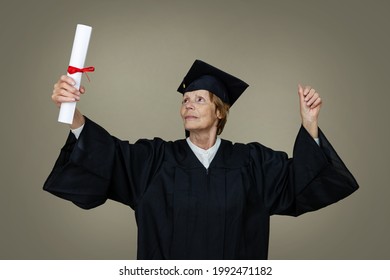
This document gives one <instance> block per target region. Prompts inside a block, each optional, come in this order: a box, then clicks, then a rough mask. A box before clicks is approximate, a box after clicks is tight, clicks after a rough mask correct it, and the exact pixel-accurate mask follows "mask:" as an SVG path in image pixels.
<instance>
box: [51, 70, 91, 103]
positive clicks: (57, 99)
mask: <svg viewBox="0 0 390 280" xmlns="http://www.w3.org/2000/svg"><path fill="white" fill-rule="evenodd" d="M75 84H76V83H75V81H74V80H73V79H72V78H71V77H68V76H66V75H62V76H61V77H60V79H59V80H58V81H57V83H55V84H54V89H53V94H52V96H51V99H52V100H53V102H54V104H56V106H57V107H58V108H59V107H60V106H61V103H63V102H75V101H79V100H80V95H81V94H83V93H85V88H84V87H83V86H80V90H78V89H77V88H75V87H74V85H75Z"/></svg>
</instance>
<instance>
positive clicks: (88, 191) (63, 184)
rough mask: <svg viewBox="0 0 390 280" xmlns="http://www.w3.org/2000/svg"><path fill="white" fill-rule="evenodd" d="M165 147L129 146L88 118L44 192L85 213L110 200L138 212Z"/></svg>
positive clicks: (156, 144) (152, 144)
mask: <svg viewBox="0 0 390 280" xmlns="http://www.w3.org/2000/svg"><path fill="white" fill-rule="evenodd" d="M162 143H163V141H162V140H161V139H154V140H139V141H137V142H136V143H135V144H129V143H128V142H127V141H121V140H119V139H117V138H115V137H113V136H111V135H110V134H109V133H108V132H107V131H105V130H104V129H103V128H102V127H100V126H99V125H97V124H96V123H94V122H92V121H91V120H89V119H87V118H86V123H85V126H84V129H83V131H82V132H81V134H80V137H79V138H78V139H76V138H75V136H74V135H73V133H71V132H70V133H69V136H68V138H67V140H66V143H65V145H64V147H63V148H62V149H61V152H60V155H59V157H58V159H57V161H56V163H55V165H54V167H53V170H52V171H51V173H50V175H49V176H48V178H47V179H46V181H45V183H44V186H43V189H44V190H45V191H48V192H50V193H52V194H53V195H56V196H58V197H60V198H63V199H66V200H69V201H72V202H73V203H74V204H76V205H77V206H79V207H81V208H84V209H90V208H93V207H96V206H99V205H101V204H103V203H104V202H105V201H106V200H107V199H112V200H115V201H118V202H121V203H124V204H126V205H129V206H130V207H132V208H133V209H134V208H135V207H136V205H137V201H138V200H139V199H140V198H141V197H142V194H143V193H144V192H145V190H146V186H147V184H148V178H151V177H152V175H153V172H154V170H156V168H157V166H158V164H159V162H160V161H161V157H162V156H161V155H162V152H161V151H162V149H163V145H162Z"/></svg>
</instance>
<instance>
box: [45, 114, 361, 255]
mask: <svg viewBox="0 0 390 280" xmlns="http://www.w3.org/2000/svg"><path fill="white" fill-rule="evenodd" d="M319 137H320V141H321V147H319V146H318V145H317V143H316V142H315V141H314V140H313V139H312V138H311V137H310V135H309V134H308V132H307V131H306V130H305V129H304V128H303V127H301V129H300V131H299V133H298V136H297V139H296V142H295V145H294V154H293V159H289V158H288V157H287V154H286V153H284V152H277V151H273V150H271V149H269V148H267V147H265V146H263V145H261V144H259V143H250V144H233V143H231V142H229V141H226V140H222V141H221V145H220V147H219V149H218V152H217V154H216V155H215V158H214V159H213V161H212V162H211V164H210V167H209V168H208V170H206V169H205V168H204V166H203V165H202V164H201V163H200V162H199V160H198V159H197V158H196V156H195V154H194V153H193V152H192V151H191V149H190V147H189V146H188V144H187V143H186V141H185V140H184V139H182V140H178V141H174V142H166V141H163V140H161V139H159V138H155V139H153V140H139V141H137V142H136V143H135V144H129V143H128V142H126V141H121V140H119V139H117V138H115V137H112V136H111V135H109V134H108V133H107V132H106V131H105V130H104V129H103V128H101V127H100V126H98V125H97V124H95V123H94V122H92V121H91V120H89V119H87V120H86V123H85V126H84V129H83V131H82V133H81V135H80V137H79V139H78V140H76V138H75V137H74V135H73V134H72V133H70V134H69V137H68V139H67V142H66V144H65V146H64V147H63V148H62V150H61V153H60V155H59V158H58V159H57V161H56V163H55V166H54V168H53V170H52V172H51V174H50V175H49V177H48V178H47V180H46V182H45V184H44V190H46V191H48V192H50V193H52V194H54V195H56V196H59V197H61V198H64V199H67V200H70V201H72V202H73V203H75V204H76V205H78V206H79V207H81V208H84V209H90V208H93V207H96V206H99V205H101V204H103V203H104V202H105V201H106V200H107V199H112V200H115V201H118V202H121V203H124V204H126V205H129V206H130V207H131V208H132V209H134V210H135V216H136V221H137V226H138V252H137V258H138V259H266V258H267V254H268V242H269V218H270V215H273V214H282V215H291V216H298V215H300V214H302V213H305V212H308V211H313V210H317V209H319V208H322V207H324V206H326V205H329V204H331V203H334V202H336V201H338V200H340V199H342V198H345V197H346V196H348V195H349V194H351V193H352V192H354V191H355V190H356V189H357V188H358V185H357V182H356V181H355V179H354V177H353V176H352V174H351V173H350V172H349V171H348V169H347V168H346V166H345V165H344V163H343V162H342V161H341V159H340V158H339V156H338V155H337V154H336V152H335V150H334V149H333V148H332V146H331V145H330V143H329V142H328V140H327V139H326V138H325V136H324V134H323V133H322V132H321V131H320V135H319Z"/></svg>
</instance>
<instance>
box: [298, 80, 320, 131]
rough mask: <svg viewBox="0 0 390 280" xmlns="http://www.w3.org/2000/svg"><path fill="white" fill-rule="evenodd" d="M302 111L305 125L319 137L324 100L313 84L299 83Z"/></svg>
mask: <svg viewBox="0 0 390 280" xmlns="http://www.w3.org/2000/svg"><path fill="white" fill-rule="evenodd" d="M298 95H299V103H300V113H301V118H302V125H303V127H304V128H305V129H306V130H307V131H308V132H309V133H310V135H311V136H312V137H313V138H317V137H318V116H319V113H320V109H321V105H322V100H321V97H320V95H319V94H318V92H317V91H316V90H315V89H314V88H312V87H311V86H305V87H302V86H301V85H298Z"/></svg>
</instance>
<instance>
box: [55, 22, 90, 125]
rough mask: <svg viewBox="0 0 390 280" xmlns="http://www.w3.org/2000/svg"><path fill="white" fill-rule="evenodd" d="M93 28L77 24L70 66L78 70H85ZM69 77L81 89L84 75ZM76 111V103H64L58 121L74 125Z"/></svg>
mask: <svg viewBox="0 0 390 280" xmlns="http://www.w3.org/2000/svg"><path fill="white" fill-rule="evenodd" d="M91 32H92V27H90V26H87V25H83V24H77V28H76V34H75V36H74V41H73V47H72V53H71V56H70V62H69V65H70V66H74V67H77V68H83V67H84V62H85V58H86V57H87V51H88V45H89V39H90V38H91ZM67 75H68V76H69V77H72V78H73V79H74V80H75V82H76V85H75V87H76V88H77V89H80V83H81V77H82V75H83V73H74V74H69V73H67ZM75 110H76V102H64V103H62V104H61V108H60V113H59V115H58V121H59V122H62V123H67V124H72V123H73V116H74V112H75Z"/></svg>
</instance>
